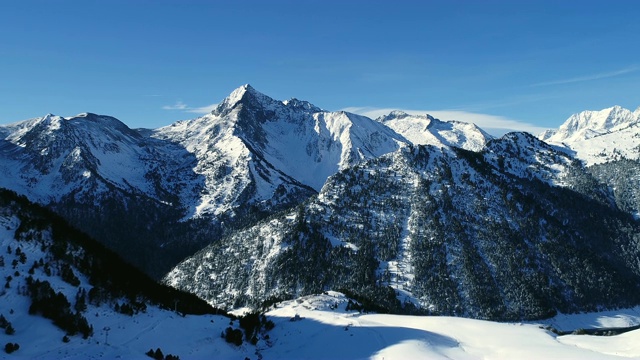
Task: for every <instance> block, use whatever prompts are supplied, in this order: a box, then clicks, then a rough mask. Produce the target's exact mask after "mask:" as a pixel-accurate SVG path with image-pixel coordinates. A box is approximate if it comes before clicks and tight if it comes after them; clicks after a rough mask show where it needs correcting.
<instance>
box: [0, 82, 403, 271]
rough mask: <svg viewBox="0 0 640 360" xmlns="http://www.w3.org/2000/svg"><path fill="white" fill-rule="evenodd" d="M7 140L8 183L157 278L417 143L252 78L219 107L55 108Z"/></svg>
mask: <svg viewBox="0 0 640 360" xmlns="http://www.w3.org/2000/svg"><path fill="white" fill-rule="evenodd" d="M0 139H1V140H0V171H2V172H3V174H4V176H3V177H2V178H1V179H0V187H5V188H9V189H12V190H14V191H17V192H19V193H21V194H24V195H26V196H27V197H28V198H29V199H31V200H33V201H37V202H39V203H41V204H46V205H49V206H50V207H51V208H53V209H55V210H56V211H58V212H59V213H60V214H62V215H63V216H65V218H67V219H68V220H69V221H71V222H72V223H73V224H74V225H76V226H78V227H80V228H81V229H82V230H84V231H87V232H88V233H90V234H91V235H92V236H95V237H96V238H98V239H99V240H100V241H102V242H103V243H105V244H107V245H108V246H109V247H111V248H112V249H115V250H117V251H119V252H120V253H122V254H123V255H124V256H126V257H127V259H128V260H129V261H131V262H134V263H136V264H137V265H139V266H141V267H143V268H144V269H146V270H147V271H151V272H153V273H154V275H161V273H162V271H163V270H168V268H167V266H171V265H173V264H175V262H177V261H179V260H180V259H181V258H182V257H183V256H186V255H188V254H190V253H193V252H195V251H196V250H198V249H200V248H201V247H202V246H204V245H206V244H208V243H210V242H211V241H215V240H216V239H217V238H218V237H220V236H221V234H223V233H224V232H227V231H230V230H232V229H234V228H236V227H241V226H245V225H247V224H248V223H250V222H252V221H255V219H256V218H261V217H264V216H266V215H268V214H271V213H273V212H275V211H278V210H281V209H284V208H287V207H290V206H293V205H296V204H298V203H300V202H302V201H303V200H305V199H307V198H308V197H309V196H311V195H313V194H315V193H317V191H319V190H320V188H321V187H322V185H323V184H324V182H325V180H326V179H327V178H328V177H329V176H330V175H332V174H334V173H335V172H337V171H338V170H341V169H344V168H346V167H348V166H352V165H355V164H357V163H358V162H360V161H363V160H366V159H370V158H375V157H377V156H380V155H383V154H385V153H388V152H391V151H394V150H397V149H398V148H400V147H401V146H404V145H405V144H407V143H408V141H407V140H406V139H404V138H403V137H402V136H400V135H398V134H397V133H395V132H394V131H393V130H391V129H389V128H388V127H386V126H384V125H383V124H380V123H378V122H376V121H374V120H371V119H369V118H366V117H363V116H358V115H354V114H350V113H345V112H327V111H323V110H321V109H319V108H317V107H315V106H313V105H311V104H310V103H308V102H305V101H300V100H297V99H291V100H288V101H278V100H274V99H271V98H269V97H268V96H266V95H264V94H261V93H259V92H258V91H256V90H255V89H253V88H252V87H251V86H249V85H245V86H242V87H240V88H238V89H236V90H235V91H233V92H232V93H231V95H229V96H228V97H227V98H226V99H224V100H223V101H222V102H221V103H220V105H219V106H218V107H217V108H216V109H215V110H214V111H213V112H212V113H211V114H208V115H205V116H203V117H200V118H197V119H193V120H189V121H181V122H178V123H175V124H173V125H171V126H168V127H165V128H161V129H156V130H149V129H139V130H132V129H130V128H128V127H127V126H126V125H125V124H123V123H121V122H120V121H118V120H117V119H115V118H113V117H109V116H101V115H95V114H81V115H78V116H74V117H69V118H63V117H60V116H54V115H50V114H49V115H46V116H44V117H41V118H35V119H31V120H27V121H23V122H19V123H15V124H10V125H5V126H0ZM149 249H151V250H149ZM149 252H151V254H149ZM160 253H162V254H165V255H162V256H158V255H157V254H160Z"/></svg>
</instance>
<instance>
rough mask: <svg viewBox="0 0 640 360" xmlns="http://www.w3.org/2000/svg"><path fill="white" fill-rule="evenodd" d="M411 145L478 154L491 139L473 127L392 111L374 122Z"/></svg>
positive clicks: (461, 123) (458, 122) (431, 117)
mask: <svg viewBox="0 0 640 360" xmlns="http://www.w3.org/2000/svg"><path fill="white" fill-rule="evenodd" d="M376 121H379V122H381V123H383V124H385V125H387V126H388V127H390V128H391V129H393V130H394V131H396V132H397V133H398V134H400V135H402V136H404V137H405V138H406V139H407V140H409V141H411V143H413V144H415V145H433V146H437V147H442V146H453V147H459V148H463V149H466V150H471V151H480V150H482V149H483V148H484V145H485V144H486V143H487V141H489V140H490V139H492V138H493V137H492V136H491V135H489V134H487V133H486V132H485V131H484V130H482V129H480V128H479V127H477V126H476V125H475V124H471V123H465V122H460V121H440V120H438V119H436V118H434V117H433V116H431V115H409V114H407V113H405V112H402V111H392V112H391V113H389V114H388V115H384V116H381V117H379V118H377V119H376Z"/></svg>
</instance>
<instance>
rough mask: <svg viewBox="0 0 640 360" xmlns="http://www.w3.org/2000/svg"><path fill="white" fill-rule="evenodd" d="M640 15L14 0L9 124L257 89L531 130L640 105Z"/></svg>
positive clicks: (191, 102) (635, 6)
mask: <svg viewBox="0 0 640 360" xmlns="http://www.w3.org/2000/svg"><path fill="white" fill-rule="evenodd" d="M639 15H640V2H638V1H624V0H621V1H572V0H565V1H557V0H556V1H546V0H539V1H526V0H518V1H486V0H483V1H479V0H474V1H471V0H468V1H462V0H457V1H456V0H451V1H375V0H369V1H346V0H345V1H332V0H323V1H311V0H309V1H302V0H301V1H246V0H245V1H189V0H183V1H162V0H156V1H146V0H128V1H119V0H115V1H114V0H112V1H93V0H84V1H64V0H47V1H31V0H7V1H3V2H2V3H1V4H0V123H9V122H15V121H19V120H23V119H27V118H32V117H36V116H42V115H44V114H46V113H54V114H56V115H62V116H72V115H75V114H78V113H82V112H95V113H100V114H107V115H111V116H115V117H117V118H119V119H120V120H122V121H123V122H125V123H126V124H127V125H129V126H131V127H149V128H155V127H159V126H164V125H168V124H170V123H172V122H174V121H177V120H181V119H190V118H193V117H196V116H199V115H200V113H201V112H202V111H205V110H206V109H208V108H210V107H211V105H213V104H215V103H217V102H219V101H221V100H222V99H223V98H224V97H225V96H227V95H228V94H229V93H230V92H231V91H233V89H235V88H237V87H238V86H241V85H242V84H245V83H250V84H251V85H252V86H253V87H254V88H256V89H257V90H258V91H261V92H263V93H265V94H267V95H269V96H271V97H273V98H276V99H280V100H285V99H289V98H291V97H296V98H299V99H304V100H308V101H310V102H312V103H313V104H315V105H317V106H319V107H321V108H324V109H327V110H342V109H348V110H351V111H354V112H360V113H365V114H370V115H375V114H379V113H380V112H384V111H386V110H389V109H404V110H412V111H415V112H430V113H434V114H435V115H436V116H439V117H440V118H443V119H448V118H453V117H457V118H459V119H461V120H474V119H476V120H477V121H476V122H478V124H479V125H481V126H484V127H511V128H521V129H528V130H531V131H537V130H538V129H539V128H547V127H557V126H559V125H560V124H561V123H562V122H563V121H564V120H565V119H566V118H567V117H568V116H570V115H571V114H573V113H575V112H579V111H582V110H586V109H594V110H595V109H602V108H606V107H610V106H613V105H621V106H623V107H627V108H630V109H631V110H634V109H635V108H637V107H638V106H640V99H639V97H640V46H638V45H639V44H638V43H639V41H640V21H638V19H640V16H639ZM496 121H497V122H496ZM500 121H503V122H502V123H499V122H500ZM504 121H506V122H504Z"/></svg>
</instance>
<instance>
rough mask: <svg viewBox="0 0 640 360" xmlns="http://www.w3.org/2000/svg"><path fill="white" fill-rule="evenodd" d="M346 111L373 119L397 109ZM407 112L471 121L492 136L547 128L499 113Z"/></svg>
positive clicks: (535, 133)
mask: <svg viewBox="0 0 640 360" xmlns="http://www.w3.org/2000/svg"><path fill="white" fill-rule="evenodd" d="M342 110H344V111H347V112H352V113H355V114H360V115H364V116H367V117H370V118H372V119H375V118H377V117H380V116H382V115H387V114H389V113H390V112H391V111H393V110H398V109H390V108H388V109H381V108H373V107H348V108H344V109H342ZM400 110H401V111H404V112H406V113H407V114H411V115H424V114H429V115H431V116H433V117H435V118H437V119H440V120H443V121H447V120H457V121H462V122H467V123H473V124H476V125H477V126H479V127H480V128H481V129H483V130H484V131H486V132H488V133H489V134H491V135H494V136H502V135H504V134H506V133H508V132H511V131H525V132H528V133H531V134H534V135H537V134H540V133H541V132H543V131H545V130H547V128H544V127H540V126H535V125H533V124H530V123H526V122H523V121H519V120H514V119H509V118H506V117H504V116H499V115H489V114H481V113H474V112H468V111H462V110H406V109H405V110H403V109H400Z"/></svg>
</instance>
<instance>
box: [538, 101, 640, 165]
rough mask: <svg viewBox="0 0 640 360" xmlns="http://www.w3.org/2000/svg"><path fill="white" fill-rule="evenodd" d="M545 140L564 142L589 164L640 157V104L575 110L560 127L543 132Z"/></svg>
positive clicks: (553, 142)
mask: <svg viewBox="0 0 640 360" xmlns="http://www.w3.org/2000/svg"><path fill="white" fill-rule="evenodd" d="M539 138H540V139H541V140H543V141H546V142H549V143H552V144H558V145H564V146H566V147H567V148H569V149H571V150H572V151H574V152H575V156H576V157H577V158H579V159H580V160H583V161H584V162H585V163H586V164H588V165H593V164H600V163H605V162H610V161H614V160H619V159H622V158H626V159H632V160H637V159H639V158H640V145H639V144H640V108H638V109H637V110H636V111H631V110H628V109H624V108H622V107H620V106H614V107H611V108H607V109H603V110H600V111H583V112H580V113H578V114H574V115H572V116H571V117H569V119H567V121H565V122H564V123H563V124H562V125H561V126H560V128H559V129H557V130H547V131H546V132H544V133H542V134H540V136H539Z"/></svg>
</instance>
